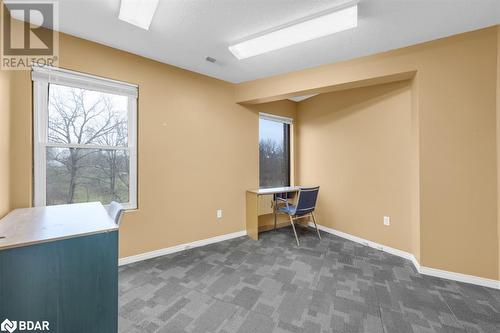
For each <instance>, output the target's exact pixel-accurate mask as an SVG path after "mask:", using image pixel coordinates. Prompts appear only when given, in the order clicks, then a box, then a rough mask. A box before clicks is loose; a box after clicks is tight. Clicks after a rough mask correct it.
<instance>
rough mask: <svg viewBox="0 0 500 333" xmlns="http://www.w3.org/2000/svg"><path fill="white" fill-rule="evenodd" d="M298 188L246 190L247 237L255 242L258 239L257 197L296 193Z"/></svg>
mask: <svg viewBox="0 0 500 333" xmlns="http://www.w3.org/2000/svg"><path fill="white" fill-rule="evenodd" d="M299 190H300V186H288V187H274V188H263V189H257V190H248V191H247V198H246V206H247V207H246V228H247V235H248V236H249V237H250V238H252V239H255V240H258V239H259V211H260V209H259V197H260V196H262V195H274V194H279V193H291V192H298V191H299Z"/></svg>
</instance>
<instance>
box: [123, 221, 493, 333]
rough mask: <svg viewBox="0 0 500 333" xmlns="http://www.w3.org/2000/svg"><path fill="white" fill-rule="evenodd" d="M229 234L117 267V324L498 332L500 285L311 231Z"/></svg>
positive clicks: (138, 328) (166, 328)
mask: <svg viewBox="0 0 500 333" xmlns="http://www.w3.org/2000/svg"><path fill="white" fill-rule="evenodd" d="M298 233H299V238H300V241H301V246H300V247H297V246H296V244H295V240H294V238H293V233H292V230H291V229H290V228H283V229H280V230H278V231H269V232H265V233H262V234H261V237H260V240H259V241H253V240H251V239H249V238H248V237H241V238H236V239H232V240H228V241H224V242H220V243H217V244H213V245H208V246H205V247H200V248H195V249H190V250H187V251H183V252H179V253H176V254H172V255H167V256H163V257H159V258H155V259H151V260H147V261H142V262H138V263H134V264H130V265H127V266H123V267H120V269H119V331H120V332H123V333H125V332H141V333H149V332H168V333H176V332H200V333H207V332H220V333H230V332H238V333H246V332H248V333H269V332H311V333H312V332H329V333H330V332H370V333H377V332H383V333H388V332H396V333H404V332H467V333H475V332H492V333H493V332H494V333H498V332H500V290H495V289H490V288H485V287H478V286H474V285H469V284H465V283H459V282H454V281H449V280H444V279H439V278H433V277H428V276H423V275H420V274H419V273H418V272H416V271H415V269H414V267H413V265H412V264H411V263H410V262H409V261H407V260H404V259H401V258H399V257H396V256H393V255H390V254H387V253H385V252H381V251H378V250H375V249H372V248H369V247H366V246H362V245H360V244H357V243H354V242H351V241H348V240H345V239H342V238H339V237H336V236H333V235H329V234H325V233H322V238H323V239H322V240H321V241H319V240H318V238H317V235H316V233H315V232H314V230H311V229H309V230H307V229H305V228H304V229H302V228H298Z"/></svg>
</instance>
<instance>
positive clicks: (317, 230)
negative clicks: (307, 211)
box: [311, 212, 321, 239]
mask: <svg viewBox="0 0 500 333" xmlns="http://www.w3.org/2000/svg"><path fill="white" fill-rule="evenodd" d="M311 217H312V220H313V222H314V226H315V227H316V232H317V233H318V237H319V239H321V235H320V233H319V229H318V225H317V224H316V219H315V218H314V214H313V213H312V212H311Z"/></svg>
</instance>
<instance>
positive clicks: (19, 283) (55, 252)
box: [0, 203, 118, 333]
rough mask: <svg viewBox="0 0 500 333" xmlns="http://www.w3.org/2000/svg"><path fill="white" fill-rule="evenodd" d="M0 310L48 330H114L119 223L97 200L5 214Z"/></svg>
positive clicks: (0, 232)
mask: <svg viewBox="0 0 500 333" xmlns="http://www.w3.org/2000/svg"><path fill="white" fill-rule="evenodd" d="M0 314H1V315H2V318H1V319H0V320H3V319H5V318H8V319H9V320H11V321H13V320H15V321H48V322H49V329H50V332H59V333H68V332H72V333H79V332H81V333H87V332H110V333H113V332H117V330H118V327H117V325H118V227H117V225H116V224H115V223H114V222H113V220H112V219H111V218H110V217H109V216H108V214H107V212H106V210H105V209H104V207H103V206H102V205H101V204H100V203H84V204H74V205H61V206H49V207H36V208H26V209H16V210H14V211H13V212H11V213H10V214H8V215H7V216H6V217H4V218H3V219H1V220H0Z"/></svg>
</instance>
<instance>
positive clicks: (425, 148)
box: [236, 27, 499, 279]
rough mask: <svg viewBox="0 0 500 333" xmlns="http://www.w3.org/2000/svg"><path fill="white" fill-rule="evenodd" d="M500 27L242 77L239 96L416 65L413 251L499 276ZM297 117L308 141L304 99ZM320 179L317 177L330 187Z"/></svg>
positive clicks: (337, 82) (424, 260)
mask: <svg viewBox="0 0 500 333" xmlns="http://www.w3.org/2000/svg"><path fill="white" fill-rule="evenodd" d="M497 32H498V28H497V27H490V28H486V29H482V30H477V31H473V32H469V33H465V34H461V35H455V36H452V37H448V38H444V39H440V40H436V41H432V42H429V43H424V44H420V45H415V46H411V47H407V48H404V49H399V50H395V51H390V52H386V53H382V54H378V55H375V56H369V57H365V58H360V59H356V60H352V61H347V62H342V63H335V64H331V65H325V66H321V67H317V68H313V69H308V70H304V71H300V72H295V73H290V74H286V75H281V76H277V77H271V78H267V79H261V80H256V81H251V82H246V83H242V84H239V85H237V86H236V98H237V100H238V101H240V102H242V101H245V102H254V101H262V100H273V99H274V98H281V97H283V96H288V95H289V94H292V95H293V94H296V93H297V92H307V91H308V92H311V91H319V90H320V89H322V88H325V89H332V87H333V88H335V87H336V86H337V87H340V88H342V89H344V88H346V87H350V88H351V86H350V84H352V85H356V84H358V83H359V82H365V83H366V82H369V83H378V82H376V78H377V77H380V78H384V79H386V78H387V77H393V78H394V76H395V75H396V76H397V75H398V73H399V75H402V74H401V73H413V74H412V75H413V76H414V77H415V78H414V80H415V81H414V82H415V83H414V85H413V87H412V88H411V91H412V92H413V94H415V95H414V97H415V99H414V100H412V102H411V103H412V108H414V111H413V112H412V114H411V119H412V125H411V126H412V127H411V129H410V133H412V137H411V148H410V149H411V152H412V153H411V154H410V155H409V157H408V160H409V161H411V165H412V167H411V176H410V177H411V179H412V180H411V186H410V189H411V190H410V193H411V194H410V196H411V198H412V199H411V202H412V203H411V209H410V210H409V211H411V216H410V217H408V218H410V219H411V220H412V221H413V222H412V226H413V228H414V229H413V230H412V233H411V235H412V237H413V239H412V240H411V242H410V243H411V248H410V250H411V251H412V252H413V253H414V254H415V255H416V256H418V257H419V258H420V261H421V264H423V265H424V266H427V267H431V268H437V269H442V270H447V271H451V272H458V273H463V274H469V275H475V276H480V277H485V278H490V279H496V278H498V267H499V258H498V257H499V252H498V232H497V229H498V222H497V220H498V218H497V214H498V212H497V185H496V184H497V181H496V179H497V158H496V155H497V150H496V142H497V138H496V135H497V128H496V125H495V123H496V109H497V105H496V104H497V102H496V94H497V88H496V85H497V60H498V59H497V44H498V34H497ZM370 80H371V81H370ZM313 100H314V98H313ZM312 102H313V101H312V100H311V102H310V103H312ZM306 103H307V102H306ZM298 119H299V120H298V123H299V127H300V128H299V134H298V137H299V138H300V140H299V142H300V145H301V147H302V145H303V144H304V142H305V141H307V138H306V139H305V141H304V135H305V134H306V133H307V127H305V124H304V123H303V119H302V113H301V110H300V106H299V111H298ZM303 129H304V132H303V131H302V130H303ZM310 133H313V131H310ZM417 152H418V154H417ZM299 154H300V161H301V162H300V163H308V162H303V161H306V160H307V156H305V155H304V151H303V149H301V148H299ZM412 154H413V155H412ZM417 157H418V162H417V161H416V160H417ZM311 165H313V163H312V162H311ZM302 168H303V166H302V165H300V166H299V167H298V170H299V174H300V175H302V174H308V173H309V171H307V170H303V169H302ZM299 179H300V181H301V182H304V181H305V179H302V178H301V177H300V176H299ZM322 180H323V179H317V180H316V182H317V183H318V184H319V185H322V184H321V182H322ZM417 192H418V194H417ZM323 194H324V192H323ZM339 200H341V198H340V199H339ZM331 205H332V206H333V205H334V203H331ZM330 223H337V221H333V222H332V221H330ZM334 228H335V224H334ZM359 232H362V231H361V230H359ZM358 236H361V237H363V235H362V234H359V235H358ZM391 242H393V240H391ZM387 245H389V244H387Z"/></svg>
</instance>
